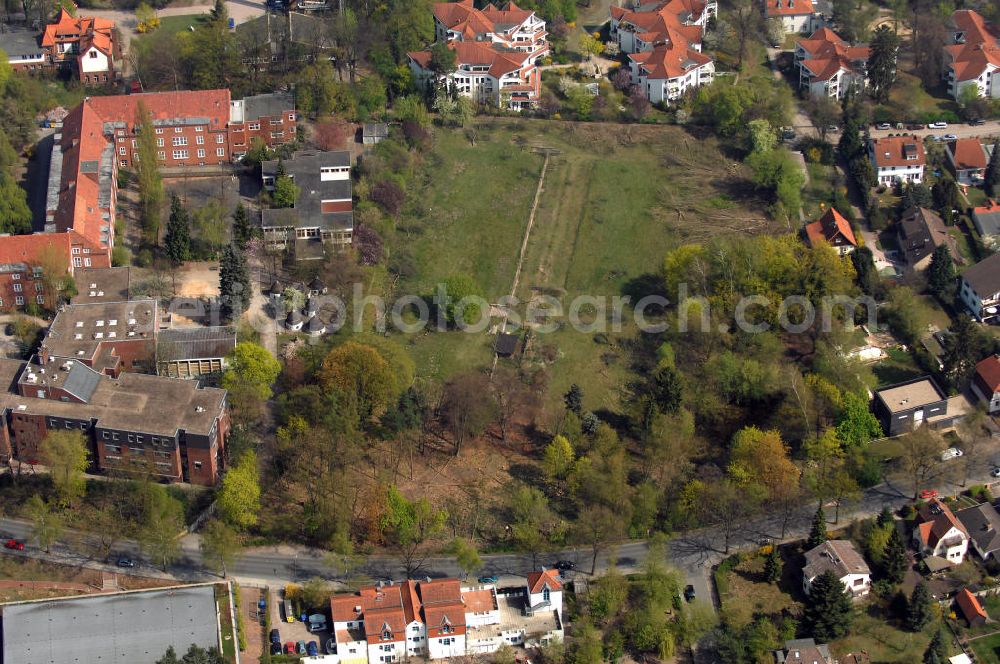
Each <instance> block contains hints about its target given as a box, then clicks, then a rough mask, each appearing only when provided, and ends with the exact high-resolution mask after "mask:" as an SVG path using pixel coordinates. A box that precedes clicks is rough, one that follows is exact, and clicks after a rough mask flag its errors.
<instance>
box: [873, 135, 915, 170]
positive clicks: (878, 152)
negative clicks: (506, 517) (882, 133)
mask: <svg viewBox="0 0 1000 664" xmlns="http://www.w3.org/2000/svg"><path fill="white" fill-rule="evenodd" d="M871 150H872V154H874V155H875V165H876V166H878V167H879V168H885V167H886V166H910V167H912V166H923V165H924V164H925V163H926V161H927V160H926V156H925V154H924V144H923V143H922V142H921V141H920V139H919V138H917V137H916V136H887V137H886V138H876V139H873V140H872V141H871ZM909 151H912V153H913V154H914V155H915V157H916V158H915V159H907V158H906V154H907V152H909Z"/></svg>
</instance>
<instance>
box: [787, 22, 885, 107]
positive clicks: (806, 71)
mask: <svg viewBox="0 0 1000 664" xmlns="http://www.w3.org/2000/svg"><path fill="white" fill-rule="evenodd" d="M870 52H871V49H869V48H868V47H867V46H851V45H850V44H849V43H847V42H846V41H844V40H843V39H842V38H841V37H840V35H838V34H837V33H836V32H834V31H833V30H831V29H830V28H820V29H819V30H816V31H815V32H814V33H812V35H810V37H809V38H808V39H802V40H799V41H798V42H796V43H795V64H796V65H798V68H799V88H801V89H803V90H806V91H808V92H809V94H810V95H812V96H813V97H833V98H834V99H842V98H843V97H844V95H846V94H847V92H848V90H862V89H864V87H865V85H867V80H868V79H867V76H866V75H865V67H866V63H867V61H868V55H869V53H870Z"/></svg>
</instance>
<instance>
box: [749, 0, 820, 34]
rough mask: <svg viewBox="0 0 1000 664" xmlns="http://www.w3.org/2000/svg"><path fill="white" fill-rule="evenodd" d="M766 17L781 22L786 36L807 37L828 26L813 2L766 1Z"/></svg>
mask: <svg viewBox="0 0 1000 664" xmlns="http://www.w3.org/2000/svg"><path fill="white" fill-rule="evenodd" d="M764 17H765V18H766V19H769V20H770V19H773V20H776V21H780V22H781V27H782V28H783V29H784V31H785V34H786V35H787V34H792V33H798V34H804V35H807V34H810V33H811V32H814V31H816V30H819V29H820V28H822V27H823V26H824V25H825V24H826V18H825V17H824V16H823V14H822V13H820V12H819V11H817V10H816V7H815V5H814V4H813V2H812V0H764Z"/></svg>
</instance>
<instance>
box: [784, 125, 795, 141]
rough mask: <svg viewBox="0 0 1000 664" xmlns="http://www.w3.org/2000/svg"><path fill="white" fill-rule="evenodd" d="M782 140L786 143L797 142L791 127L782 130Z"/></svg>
mask: <svg viewBox="0 0 1000 664" xmlns="http://www.w3.org/2000/svg"><path fill="white" fill-rule="evenodd" d="M781 139H782V140H784V141H794V140H795V130H794V129H792V128H791V127H782V129H781Z"/></svg>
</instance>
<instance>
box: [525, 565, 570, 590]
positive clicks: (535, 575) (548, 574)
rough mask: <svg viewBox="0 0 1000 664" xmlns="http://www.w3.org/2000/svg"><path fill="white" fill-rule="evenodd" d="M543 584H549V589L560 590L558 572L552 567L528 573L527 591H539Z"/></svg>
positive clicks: (560, 584)
mask: <svg viewBox="0 0 1000 664" xmlns="http://www.w3.org/2000/svg"><path fill="white" fill-rule="evenodd" d="M545 585H548V586H549V590H562V583H561V582H560V581H559V572H558V571H556V570H554V569H547V570H545V571H543V572H531V573H530V574H528V592H532V593H540V592H542V588H543V587H544V586H545Z"/></svg>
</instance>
